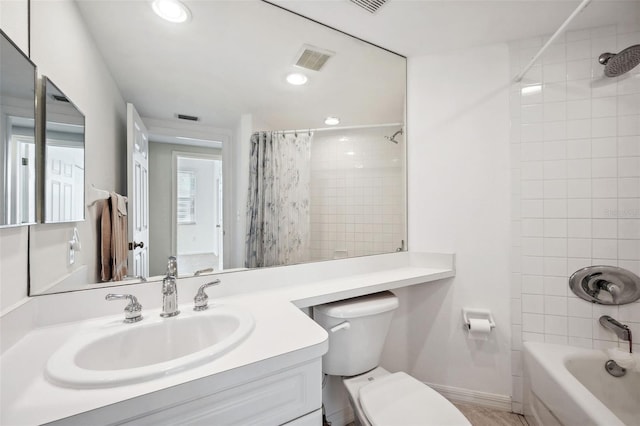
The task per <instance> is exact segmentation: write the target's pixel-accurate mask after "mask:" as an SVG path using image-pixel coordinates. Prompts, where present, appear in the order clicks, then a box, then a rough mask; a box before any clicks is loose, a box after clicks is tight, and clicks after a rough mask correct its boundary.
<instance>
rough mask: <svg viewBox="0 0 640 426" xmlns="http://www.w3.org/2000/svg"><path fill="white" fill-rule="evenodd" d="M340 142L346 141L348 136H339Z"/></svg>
mask: <svg viewBox="0 0 640 426" xmlns="http://www.w3.org/2000/svg"><path fill="white" fill-rule="evenodd" d="M338 140H339V141H340V142H348V141H349V138H348V137H346V136H343V137H341V138H340V139H338Z"/></svg>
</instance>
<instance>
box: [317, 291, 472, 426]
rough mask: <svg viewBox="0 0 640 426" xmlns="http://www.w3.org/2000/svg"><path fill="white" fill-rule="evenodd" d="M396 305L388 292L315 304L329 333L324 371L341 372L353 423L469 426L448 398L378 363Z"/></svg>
mask: <svg viewBox="0 0 640 426" xmlns="http://www.w3.org/2000/svg"><path fill="white" fill-rule="evenodd" d="M397 307H398V298H397V297H396V296H395V295H394V294H393V293H391V292H388V291H385V292H382V293H376V294H371V295H367V296H362V297H356V298H353V299H347V300H341V301H338V302H332V303H327V304H324V305H319V306H315V307H314V308H313V318H314V320H315V321H316V322H317V323H318V324H320V325H321V326H322V327H324V328H325V329H326V330H327V332H328V333H329V351H328V352H327V353H326V354H325V355H324V356H323V358H322V370H323V372H324V373H325V374H329V375H334V376H343V383H344V385H345V388H346V390H347V392H348V394H349V400H350V403H351V406H352V408H353V411H354V413H355V416H356V419H355V422H356V425H364V426H398V425H402V426H412V425H416V426H417V425H420V426H423V425H432V426H447V425H451V426H458V425H460V426H462V425H469V426H470V425H471V423H469V421H468V420H467V418H466V417H465V416H464V415H463V414H462V413H461V412H460V411H458V409H457V408H456V407H455V406H454V405H453V404H452V403H451V402H449V401H448V400H447V399H445V398H444V397H443V396H442V395H440V394H439V393H438V392H436V391H435V390H433V389H431V388H430V387H429V386H427V385H425V384H424V383H422V382H420V381H418V380H416V379H414V378H413V377H411V376H409V375H408V374H407V373H404V372H398V373H390V372H388V371H387V370H385V369H384V368H382V367H380V366H379V365H378V364H379V362H380V356H381V354H382V348H383V346H384V341H385V339H386V337H387V332H388V331H389V325H390V324H391V318H392V317H393V311H394V310H395V309H396V308H397Z"/></svg>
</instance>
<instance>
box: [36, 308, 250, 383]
mask: <svg viewBox="0 0 640 426" xmlns="http://www.w3.org/2000/svg"><path fill="white" fill-rule="evenodd" d="M253 325H254V320H253V316H252V315H251V314H250V313H248V312H246V311H243V310H241V309H238V308H232V307H227V306H211V307H209V309H207V310H206V311H201V312H193V311H190V310H187V309H183V311H182V313H181V314H180V315H178V316H177V317H172V318H160V316H159V315H158V313H157V312H155V313H154V312H151V313H149V314H147V315H146V316H145V317H144V319H143V320H142V321H140V322H138V323H134V324H124V323H123V322H120V321H119V322H117V323H113V322H112V323H109V324H106V325H104V326H101V327H96V328H94V329H90V330H86V331H84V332H82V333H79V334H77V335H75V336H74V337H72V338H71V339H70V340H69V341H67V342H66V343H64V344H63V346H62V347H61V348H60V349H59V350H58V351H57V352H55V353H54V354H53V355H52V356H51V358H49V361H48V362H47V368H46V376H47V379H49V381H51V382H53V383H55V384H57V385H62V386H66V387H73V388H99V387H111V386H120V385H125V384H131V383H139V382H143V381H146V380H150V379H154V378H157V377H160V376H164V375H167V374H172V373H176V372H179V371H182V370H184V369H187V368H191V367H195V366H198V365H201V364H203V363H205V362H209V361H211V360H213V359H215V358H217V357H219V356H221V355H222V354H224V353H225V352H227V351H229V350H230V349H232V348H234V347H235V346H236V345H238V344H239V343H240V342H242V341H243V340H244V339H245V338H246V337H247V336H248V335H249V333H250V332H251V330H253Z"/></svg>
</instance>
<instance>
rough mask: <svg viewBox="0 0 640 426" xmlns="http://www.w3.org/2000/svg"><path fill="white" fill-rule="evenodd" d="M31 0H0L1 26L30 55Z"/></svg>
mask: <svg viewBox="0 0 640 426" xmlns="http://www.w3.org/2000/svg"><path fill="white" fill-rule="evenodd" d="M28 9H29V1H28V0H2V1H0V28H2V31H4V33H5V34H7V35H8V36H9V38H10V39H11V40H12V41H13V42H14V43H15V44H16V45H18V47H19V48H20V49H21V50H22V51H23V52H24V54H25V55H27V56H29V11H28Z"/></svg>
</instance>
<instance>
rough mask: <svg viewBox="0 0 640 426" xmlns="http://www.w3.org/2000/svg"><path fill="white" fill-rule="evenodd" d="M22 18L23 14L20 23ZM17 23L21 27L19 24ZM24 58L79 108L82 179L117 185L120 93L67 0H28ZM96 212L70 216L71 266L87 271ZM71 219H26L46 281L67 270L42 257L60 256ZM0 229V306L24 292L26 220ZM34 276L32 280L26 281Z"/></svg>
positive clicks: (35, 261)
mask: <svg viewBox="0 0 640 426" xmlns="http://www.w3.org/2000/svg"><path fill="white" fill-rule="evenodd" d="M3 3H4V2H3ZM9 3H11V2H9ZM3 10H4V6H3ZM3 19H4V18H3ZM3 22H4V21H3ZM26 22H27V21H26V19H25V20H24V25H26ZM24 31H25V32H26V31H27V29H26V27H25V28H24ZM31 59H32V60H33V61H34V62H35V64H36V65H37V67H38V72H39V74H41V75H46V76H48V77H49V78H51V80H52V81H53V82H54V83H55V84H56V85H58V86H59V87H60V88H61V89H62V90H63V91H64V92H65V94H66V95H67V96H68V97H69V98H70V99H72V100H73V102H74V103H75V104H76V105H77V106H78V108H79V109H80V110H81V111H82V112H83V113H84V114H85V116H86V134H85V140H86V158H87V163H86V181H85V186H86V185H90V184H95V185H96V186H97V187H99V188H104V189H108V190H116V191H121V192H122V191H124V189H125V183H126V179H124V176H125V170H124V168H123V167H120V166H118V165H119V164H125V162H124V161H123V160H124V148H125V145H124V140H125V139H124V130H125V128H124V120H125V108H124V101H123V99H122V97H121V95H120V92H119V89H118V87H117V86H116V85H115V83H114V81H113V79H112V77H111V75H110V73H109V71H108V69H107V68H106V67H105V64H104V62H103V60H102V58H101V56H100V54H99V53H98V51H97V49H96V47H95V45H94V43H93V40H92V39H91V37H90V36H89V34H88V31H87V29H86V28H85V26H84V23H83V21H82V19H81V16H80V14H79V12H78V10H77V7H76V4H75V3H74V2H72V1H70V0H60V1H55V2H48V1H41V0H33V1H32V2H31ZM98 218H99V211H98V210H97V207H92V208H89V209H87V211H86V221H84V222H79V223H77V224H76V226H78V228H79V230H80V238H81V242H82V244H83V246H84V247H85V251H83V252H80V253H78V259H77V262H76V265H75V267H79V266H80V265H82V264H83V263H84V264H87V265H88V266H89V268H90V270H91V271H92V272H93V271H97V265H96V263H97V257H94V256H89V255H87V252H90V253H95V252H97V251H96V250H97V244H98V241H97V239H96V235H97V220H98ZM73 226H74V225H73V224H71V225H55V226H48V227H47V226H43V225H36V226H32V227H31V238H32V243H31V249H32V257H31V260H30V261H31V264H32V265H36V266H37V269H38V270H40V271H47V272H48V275H49V277H48V279H47V281H48V283H50V281H52V280H51V279H50V278H51V276H52V275H57V276H59V277H60V276H63V275H65V274H66V273H68V272H70V268H68V266H67V265H66V262H64V263H65V264H60V263H61V262H49V259H60V258H66V248H67V245H66V243H65V242H66V240H68V237H69V235H70V234H71V232H72V229H73ZM0 232H1V236H2V258H1V260H2V264H3V268H2V270H3V272H2V277H1V283H0V290H1V292H2V302H1V308H2V309H3V310H4V309H5V308H6V307H8V306H11V305H12V304H14V303H16V302H18V301H20V300H21V299H23V298H24V297H26V294H27V293H26V292H27V270H26V269H27V268H26V265H27V259H28V255H27V252H26V250H25V248H26V247H27V238H28V234H27V229H26V228H21V229H19V230H3V231H0ZM63 253H65V254H64V255H63ZM4 265H11V267H10V268H9V267H5V266H4ZM5 271H6V274H7V275H6V276H5ZM32 278H33V277H32ZM36 278H37V277H36ZM37 284H38V283H37V282H35V280H32V286H33V285H37ZM41 284H47V283H41Z"/></svg>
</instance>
